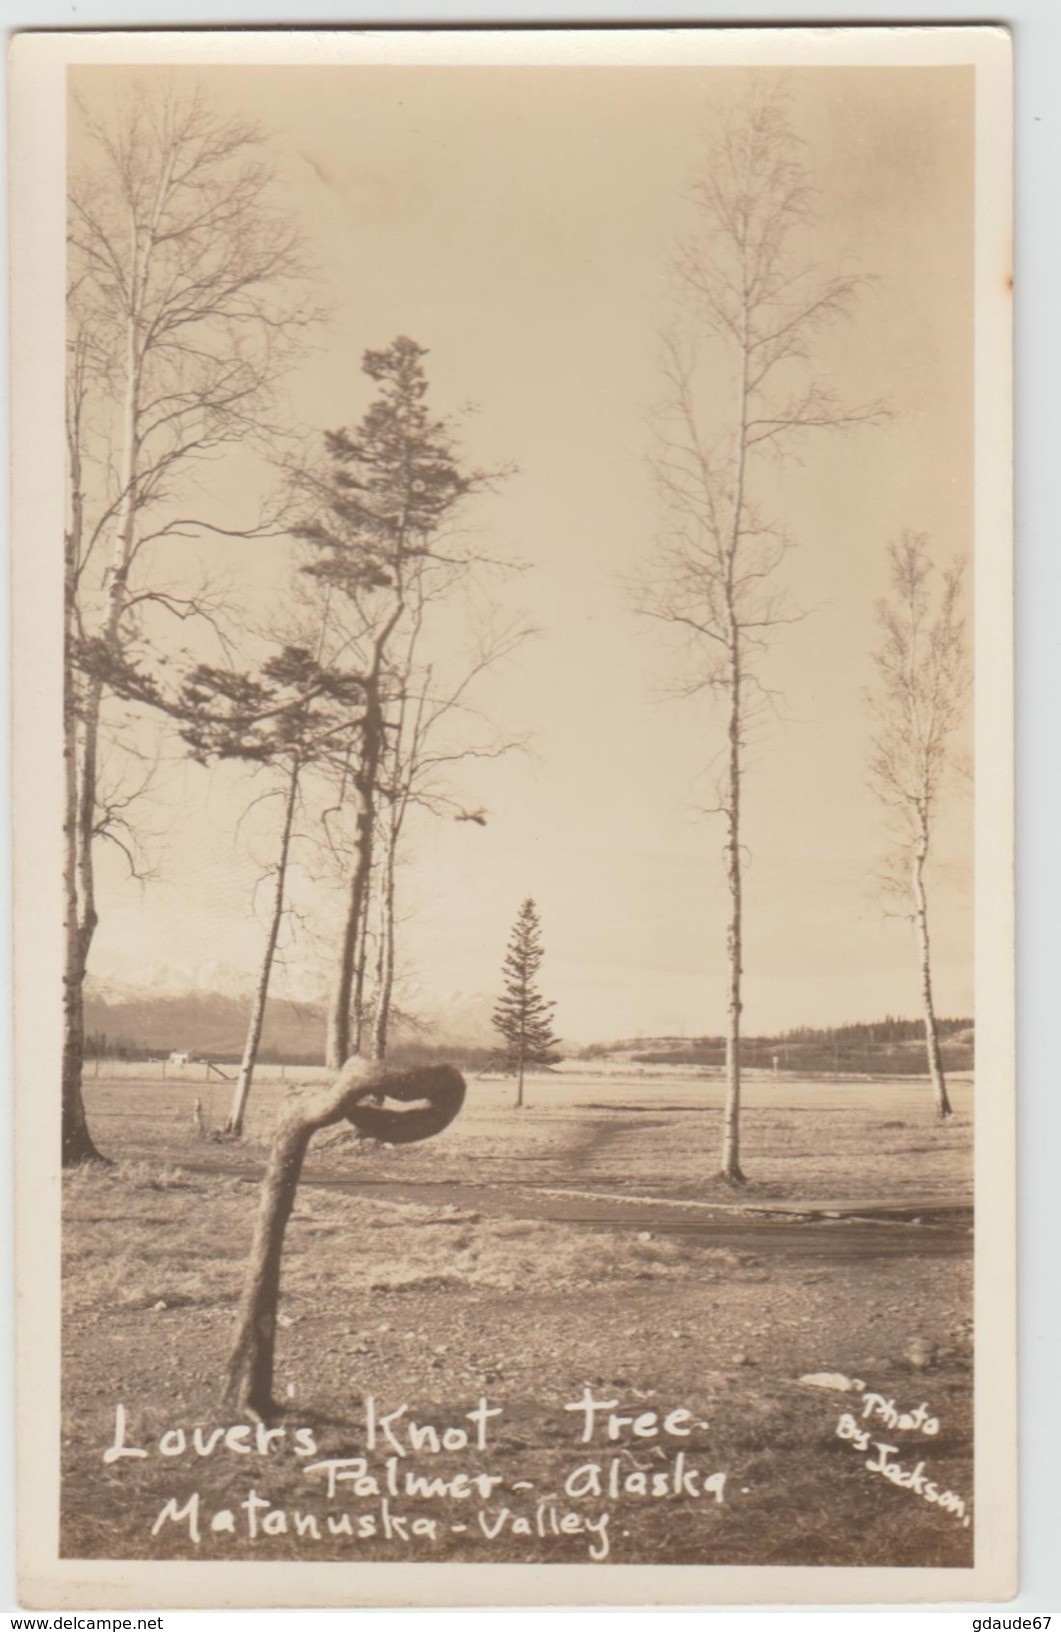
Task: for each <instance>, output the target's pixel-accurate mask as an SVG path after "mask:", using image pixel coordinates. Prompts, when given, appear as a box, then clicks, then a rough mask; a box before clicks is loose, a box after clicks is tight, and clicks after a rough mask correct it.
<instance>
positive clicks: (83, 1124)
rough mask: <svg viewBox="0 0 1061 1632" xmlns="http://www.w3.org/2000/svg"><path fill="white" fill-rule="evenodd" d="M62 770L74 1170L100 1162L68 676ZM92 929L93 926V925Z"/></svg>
mask: <svg viewBox="0 0 1061 1632" xmlns="http://www.w3.org/2000/svg"><path fill="white" fill-rule="evenodd" d="M63 728H64V743H63V769H64V773H65V779H66V804H65V810H64V814H63V896H64V901H63V907H64V912H63V929H64V939H65V958H64V967H63V1063H62V1074H63V1081H62V1094H63V1098H62V1165H63V1166H64V1167H79V1166H80V1165H81V1164H82V1163H83V1162H98V1161H101V1160H102V1157H101V1156H100V1153H99V1151H98V1150H97V1149H96V1146H95V1144H94V1142H93V1139H92V1135H91V1134H90V1133H89V1130H88V1121H87V1118H86V1116H85V1101H84V1094H83V1090H82V1080H81V1079H82V1074H83V1071H84V1060H85V1007H84V1003H85V998H84V993H85V942H84V939H83V936H82V926H81V914H80V904H79V899H78V888H77V852H78V829H77V718H76V713H75V704H74V697H73V676H72V674H71V673H70V669H69V666H68V667H67V674H66V695H65V698H64V704H63ZM93 927H94V926H93Z"/></svg>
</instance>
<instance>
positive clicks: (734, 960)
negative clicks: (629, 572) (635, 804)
mask: <svg viewBox="0 0 1061 1632" xmlns="http://www.w3.org/2000/svg"><path fill="white" fill-rule="evenodd" d="M741 706H742V698H741V665H740V644H739V636H738V632H737V630H736V629H734V630H733V631H732V633H731V639H730V670H729V725H728V737H729V745H728V765H727V772H726V775H727V781H728V788H727V794H726V882H727V884H728V886H729V923H728V925H727V927H726V958H727V962H728V967H729V1000H728V1005H727V1018H728V1025H727V1031H726V1099H725V1105H724V1107H723V1112H722V1177H723V1178H724V1179H725V1180H726V1181H727V1182H728V1183H729V1184H743V1183H744V1174H743V1172H742V1171H741V1165H740V1098H741V1067H740V1035H741V974H742V961H741V960H742V930H743V899H742V893H741V892H742V882H743V881H742V877H741V851H740V791H741V789H740V778H741V759H740V747H741Z"/></svg>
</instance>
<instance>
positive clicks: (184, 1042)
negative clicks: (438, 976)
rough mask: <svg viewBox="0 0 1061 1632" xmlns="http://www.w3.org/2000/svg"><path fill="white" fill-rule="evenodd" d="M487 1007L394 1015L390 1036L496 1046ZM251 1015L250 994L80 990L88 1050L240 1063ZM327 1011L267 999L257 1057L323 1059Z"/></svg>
mask: <svg viewBox="0 0 1061 1632" xmlns="http://www.w3.org/2000/svg"><path fill="white" fill-rule="evenodd" d="M491 1007H492V1004H491V1001H490V1000H489V999H488V998H486V997H484V996H481V995H479V994H476V995H472V996H469V995H468V994H467V993H453V994H450V995H449V996H448V997H447V998H445V999H443V1000H442V1001H441V1002H439V1000H438V999H437V998H436V999H435V1000H434V1002H433V1005H432V1012H430V1013H427V1012H425V1013H424V1015H423V1018H422V1019H420V1018H417V1019H415V1020H413V1019H409V1018H406V1017H404V1016H403V1015H402V1014H400V1013H399V1014H398V1015H396V1017H395V1020H394V1024H393V1029H392V1038H393V1042H394V1044H395V1045H396V1046H398V1047H401V1046H414V1045H417V1044H419V1045H427V1046H430V1047H432V1048H435V1047H440V1046H442V1047H444V1046H447V1045H448V1046H452V1047H454V1048H472V1049H481V1048H494V1047H496V1046H497V1035H496V1033H495V1032H494V1030H493V1027H492V1026H491V1024H490V1018H489V1016H490V1009H491ZM249 1013H250V994H249V992H248V993H247V994H246V995H243V996H235V995H233V994H232V993H231V992H229V991H223V990H222V991H217V990H214V991H203V990H201V989H198V988H191V989H186V990H183V991H175V990H172V989H170V990H167V989H165V988H164V989H162V990H155V989H151V990H145V989H143V988H135V987H130V986H128V985H122V986H118V987H115V986H110V985H106V986H105V985H89V986H88V987H87V988H86V992H85V1031H86V1034H87V1039H88V1046H87V1052H88V1053H89V1054H92V1053H93V1052H95V1051H96V1050H97V1049H98V1050H100V1051H101V1052H106V1053H113V1052H118V1051H123V1052H124V1051H126V1050H129V1051H130V1052H131V1053H133V1054H135V1053H143V1054H148V1055H152V1056H154V1055H162V1054H169V1053H171V1052H173V1051H174V1050H180V1051H181V1052H187V1053H189V1054H192V1055H195V1056H198V1057H199V1058H203V1059H211V1060H218V1061H224V1060H238V1059H239V1058H240V1056H241V1055H242V1052H243V1044H244V1039H245V1037H246V1032H247V1020H248V1016H249ZM324 1018H325V1009H324V1004H323V1003H321V1002H299V1001H296V1000H295V999H293V998H287V997H275V998H270V1000H269V1003H268V1005H267V1007H266V1011H265V1027H264V1031H263V1033H262V1042H261V1048H260V1051H259V1058H260V1059H261V1060H262V1061H263V1062H269V1061H279V1060H286V1061H289V1062H291V1063H292V1064H296V1063H297V1064H304V1065H311V1064H318V1063H320V1061H321V1060H322V1059H323V1049H324Z"/></svg>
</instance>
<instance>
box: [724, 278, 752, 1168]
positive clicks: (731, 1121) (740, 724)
mask: <svg viewBox="0 0 1061 1632" xmlns="http://www.w3.org/2000/svg"><path fill="white" fill-rule="evenodd" d="M749 345H750V338H749V329H748V292H747V284H745V289H744V296H743V301H742V307H741V335H740V380H739V387H738V400H737V434H736V441H735V459H734V483H733V528H732V533H731V537H730V544H729V551H728V559H727V561H726V575H725V595H726V615H727V621H728V644H729V671H728V687H727V691H728V699H729V719H728V722H727V767H726V776H727V782H728V786H727V790H726V880H727V883H728V885H729V924H728V926H727V929H726V957H727V961H728V965H729V1000H728V1004H727V1011H728V1027H727V1031H726V1102H725V1106H724V1108H723V1112H722V1177H723V1179H725V1181H726V1183H727V1184H743V1183H744V1174H743V1172H742V1171H741V1165H740V1091H741V1078H740V1034H741V976H742V973H743V968H742V955H743V948H742V932H743V901H742V896H741V889H742V882H743V881H742V876H741V850H740V815H741V809H740V796H741V769H742V767H741V742H742V738H743V731H744V697H743V692H742V681H743V674H742V672H741V634H740V618H739V616H738V611H737V604H736V599H735V588H734V572H735V568H736V562H737V551H738V549H739V547H740V541H741V536H742V528H743V525H744V481H745V466H746V463H747V456H748V360H749Z"/></svg>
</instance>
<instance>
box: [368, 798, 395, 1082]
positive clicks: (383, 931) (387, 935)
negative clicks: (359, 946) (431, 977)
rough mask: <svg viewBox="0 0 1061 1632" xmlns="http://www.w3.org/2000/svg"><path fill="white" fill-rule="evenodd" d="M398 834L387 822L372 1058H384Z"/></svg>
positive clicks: (391, 974) (391, 981) (390, 991)
mask: <svg viewBox="0 0 1061 1632" xmlns="http://www.w3.org/2000/svg"><path fill="white" fill-rule="evenodd" d="M396 851H397V835H396V833H395V831H394V826H393V823H392V822H391V821H390V820H389V819H388V822H387V825H386V827H385V829H384V836H383V855H382V856H381V858H380V880H379V926H378V935H379V944H378V947H377V950H376V1005H375V1012H374V1014H373V1016H372V1058H373V1059H374V1060H382V1059H385V1058H386V1055H387V1036H388V1033H389V1030H390V1015H391V999H392V995H393V992H394V895H395V865H396Z"/></svg>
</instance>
